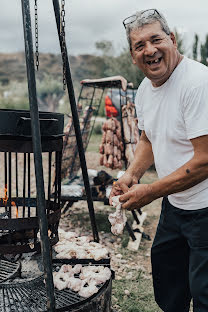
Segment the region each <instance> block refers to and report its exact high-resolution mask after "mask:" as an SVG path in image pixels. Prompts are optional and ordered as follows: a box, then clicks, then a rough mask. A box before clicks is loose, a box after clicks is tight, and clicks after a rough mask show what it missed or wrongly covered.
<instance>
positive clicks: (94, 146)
mask: <svg viewBox="0 0 208 312" xmlns="http://www.w3.org/2000/svg"><path fill="white" fill-rule="evenodd" d="M101 139H102V134H94V133H92V135H91V138H90V143H89V145H88V147H87V152H97V153H99V145H100V144H101Z"/></svg>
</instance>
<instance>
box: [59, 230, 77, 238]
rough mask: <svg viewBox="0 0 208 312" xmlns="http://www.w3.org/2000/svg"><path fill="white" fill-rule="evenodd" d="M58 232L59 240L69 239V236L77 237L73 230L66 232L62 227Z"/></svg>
mask: <svg viewBox="0 0 208 312" xmlns="http://www.w3.org/2000/svg"><path fill="white" fill-rule="evenodd" d="M58 234H59V239H60V240H61V239H71V238H74V237H77V234H76V233H75V232H66V231H64V230H62V229H59V231H58Z"/></svg>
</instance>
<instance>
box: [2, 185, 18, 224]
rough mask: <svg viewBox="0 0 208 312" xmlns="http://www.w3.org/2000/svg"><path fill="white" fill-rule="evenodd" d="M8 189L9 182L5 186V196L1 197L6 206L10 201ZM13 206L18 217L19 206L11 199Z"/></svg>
mask: <svg viewBox="0 0 208 312" xmlns="http://www.w3.org/2000/svg"><path fill="white" fill-rule="evenodd" d="M7 190H8V189H7V184H5V187H4V197H2V198H1V199H2V201H3V204H4V206H5V207H6V205H7V202H8V196H7ZM11 206H13V207H15V208H16V218H18V208H17V206H16V204H15V202H14V201H11Z"/></svg>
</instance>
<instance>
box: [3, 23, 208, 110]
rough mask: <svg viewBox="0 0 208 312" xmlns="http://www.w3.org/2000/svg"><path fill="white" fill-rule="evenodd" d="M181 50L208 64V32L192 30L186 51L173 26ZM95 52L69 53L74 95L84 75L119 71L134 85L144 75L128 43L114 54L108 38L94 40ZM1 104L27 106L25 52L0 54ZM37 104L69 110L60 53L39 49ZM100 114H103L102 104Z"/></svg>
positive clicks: (91, 76) (102, 74)
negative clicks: (127, 45)
mask: <svg viewBox="0 0 208 312" xmlns="http://www.w3.org/2000/svg"><path fill="white" fill-rule="evenodd" d="M174 32H175V35H176V39H177V43H178V49H179V50H180V52H181V53H183V54H185V55H187V56H188V57H191V58H193V59H194V60H197V61H199V62H201V63H203V64H205V65H208V34H207V36H206V38H205V40H204V42H201V41H200V37H199V35H198V34H195V36H194V38H193V43H192V47H191V49H189V51H188V50H187V48H186V42H185V40H184V37H183V36H182V35H181V34H180V33H179V32H178V31H177V30H176V29H175V30H174ZM95 46H96V49H97V54H98V55H78V56H70V66H71V72H72V77H73V84H74V89H75V94H76V97H78V94H79V90H80V81H81V80H83V79H86V78H91V79H92V78H102V77H107V76H115V75H121V76H123V77H125V78H126V79H127V81H128V82H133V84H134V87H135V88H137V87H138V86H139V84H140V83H141V81H142V79H143V78H144V76H143V74H142V72H141V71H139V70H138V69H137V68H136V66H134V65H133V64H132V62H131V57H130V53H129V50H128V47H125V48H123V50H122V51H121V52H120V54H119V55H116V56H115V53H114V46H113V43H112V42H111V41H100V42H96V43H95ZM0 66H1V70H0V100H1V108H16V109H20V108H22V109H28V108H29V103H28V91H27V82H26V66H25V58H24V53H23V52H22V53H16V54H0ZM36 77H37V95H38V104H39V108H40V109H41V110H44V111H56V112H63V113H70V109H69V103H68V96H67V93H66V92H65V93H64V91H63V85H62V60H61V56H60V55H54V54H51V53H50V54H42V53H40V67H39V70H38V71H37V72H36ZM100 115H101V116H102V115H104V109H103V107H101V110H100Z"/></svg>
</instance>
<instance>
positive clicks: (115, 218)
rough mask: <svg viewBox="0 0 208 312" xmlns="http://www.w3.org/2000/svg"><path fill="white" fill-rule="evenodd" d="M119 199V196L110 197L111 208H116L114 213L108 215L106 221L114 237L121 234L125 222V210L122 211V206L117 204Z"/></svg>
mask: <svg viewBox="0 0 208 312" xmlns="http://www.w3.org/2000/svg"><path fill="white" fill-rule="evenodd" d="M119 197H120V196H119V195H118V196H114V197H112V204H113V207H115V208H116V211H115V212H114V213H112V214H110V215H109V217H108V220H109V221H110V223H111V232H112V233H113V234H114V235H119V234H122V233H123V229H124V226H125V224H126V221H127V218H126V215H125V210H124V209H122V205H121V203H120V202H119Z"/></svg>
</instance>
